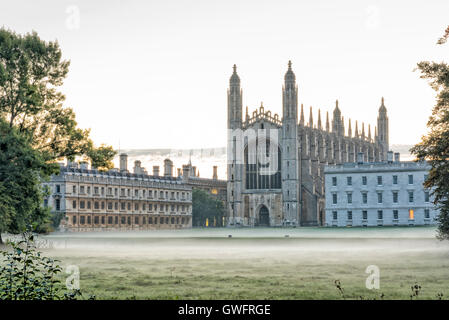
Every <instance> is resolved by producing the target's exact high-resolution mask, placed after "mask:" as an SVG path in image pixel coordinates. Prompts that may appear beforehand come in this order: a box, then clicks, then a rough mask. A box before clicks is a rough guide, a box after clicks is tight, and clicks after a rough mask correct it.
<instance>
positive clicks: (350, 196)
mask: <svg viewBox="0 0 449 320" xmlns="http://www.w3.org/2000/svg"><path fill="white" fill-rule="evenodd" d="M347 195H348V203H352V193H351V192H348V193H347Z"/></svg>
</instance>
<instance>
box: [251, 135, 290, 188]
mask: <svg viewBox="0 0 449 320" xmlns="http://www.w3.org/2000/svg"><path fill="white" fill-rule="evenodd" d="M265 141H266V144H265V147H263V146H261V145H260V141H259V140H258V139H257V140H255V143H254V142H253V144H251V143H250V144H249V146H248V145H247V146H246V147H245V187H246V189H281V150H280V148H279V146H278V145H277V144H274V143H272V142H271V141H270V140H269V139H266V140H265Z"/></svg>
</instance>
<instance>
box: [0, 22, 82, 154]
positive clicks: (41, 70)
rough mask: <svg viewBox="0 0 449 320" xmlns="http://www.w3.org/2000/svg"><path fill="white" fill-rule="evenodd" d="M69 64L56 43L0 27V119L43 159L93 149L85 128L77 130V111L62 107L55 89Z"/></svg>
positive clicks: (61, 96)
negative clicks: (27, 140) (25, 136)
mask: <svg viewBox="0 0 449 320" xmlns="http://www.w3.org/2000/svg"><path fill="white" fill-rule="evenodd" d="M69 64H70V63H69V61H66V60H62V53H61V49H60V48H59V44H58V42H57V41H55V42H46V41H44V40H41V39H40V38H39V36H38V35H37V33H36V32H33V33H31V34H30V33H29V34H26V35H24V36H22V35H18V34H16V33H14V32H12V31H10V30H6V29H4V28H1V29H0V116H2V117H3V118H5V119H6V120H7V121H8V123H9V126H10V127H13V126H14V127H16V128H17V129H18V130H19V132H20V133H22V134H26V135H28V136H29V138H30V141H31V143H32V145H33V147H34V148H35V149H36V150H39V151H40V152H42V154H43V156H44V158H45V159H46V160H54V159H57V158H63V157H67V158H69V159H73V158H74V157H75V156H76V155H80V154H85V153H86V152H87V151H88V150H89V146H91V141H90V140H89V139H88V136H89V130H82V129H79V128H77V123H76V121H75V113H74V112H73V110H72V109H70V108H64V107H63V103H64V100H65V96H64V95H63V94H62V93H61V92H59V91H58V87H59V86H61V85H62V84H63V80H64V78H65V77H66V76H67V73H68V68H69Z"/></svg>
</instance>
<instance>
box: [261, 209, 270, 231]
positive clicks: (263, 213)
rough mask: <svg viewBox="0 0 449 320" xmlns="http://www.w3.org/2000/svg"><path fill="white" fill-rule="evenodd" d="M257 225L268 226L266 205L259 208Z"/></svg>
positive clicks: (268, 215) (268, 218) (268, 219)
mask: <svg viewBox="0 0 449 320" xmlns="http://www.w3.org/2000/svg"><path fill="white" fill-rule="evenodd" d="M259 226H261V227H269V226H270V213H269V212H268V208H267V207H266V206H262V207H260V209H259Z"/></svg>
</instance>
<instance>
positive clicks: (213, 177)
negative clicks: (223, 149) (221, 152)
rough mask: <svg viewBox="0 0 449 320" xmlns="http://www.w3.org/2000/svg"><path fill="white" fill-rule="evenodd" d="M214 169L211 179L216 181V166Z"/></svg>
mask: <svg viewBox="0 0 449 320" xmlns="http://www.w3.org/2000/svg"><path fill="white" fill-rule="evenodd" d="M213 168H214V174H213V175H212V179H214V180H217V179H218V174H217V168H218V167H217V166H213Z"/></svg>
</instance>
